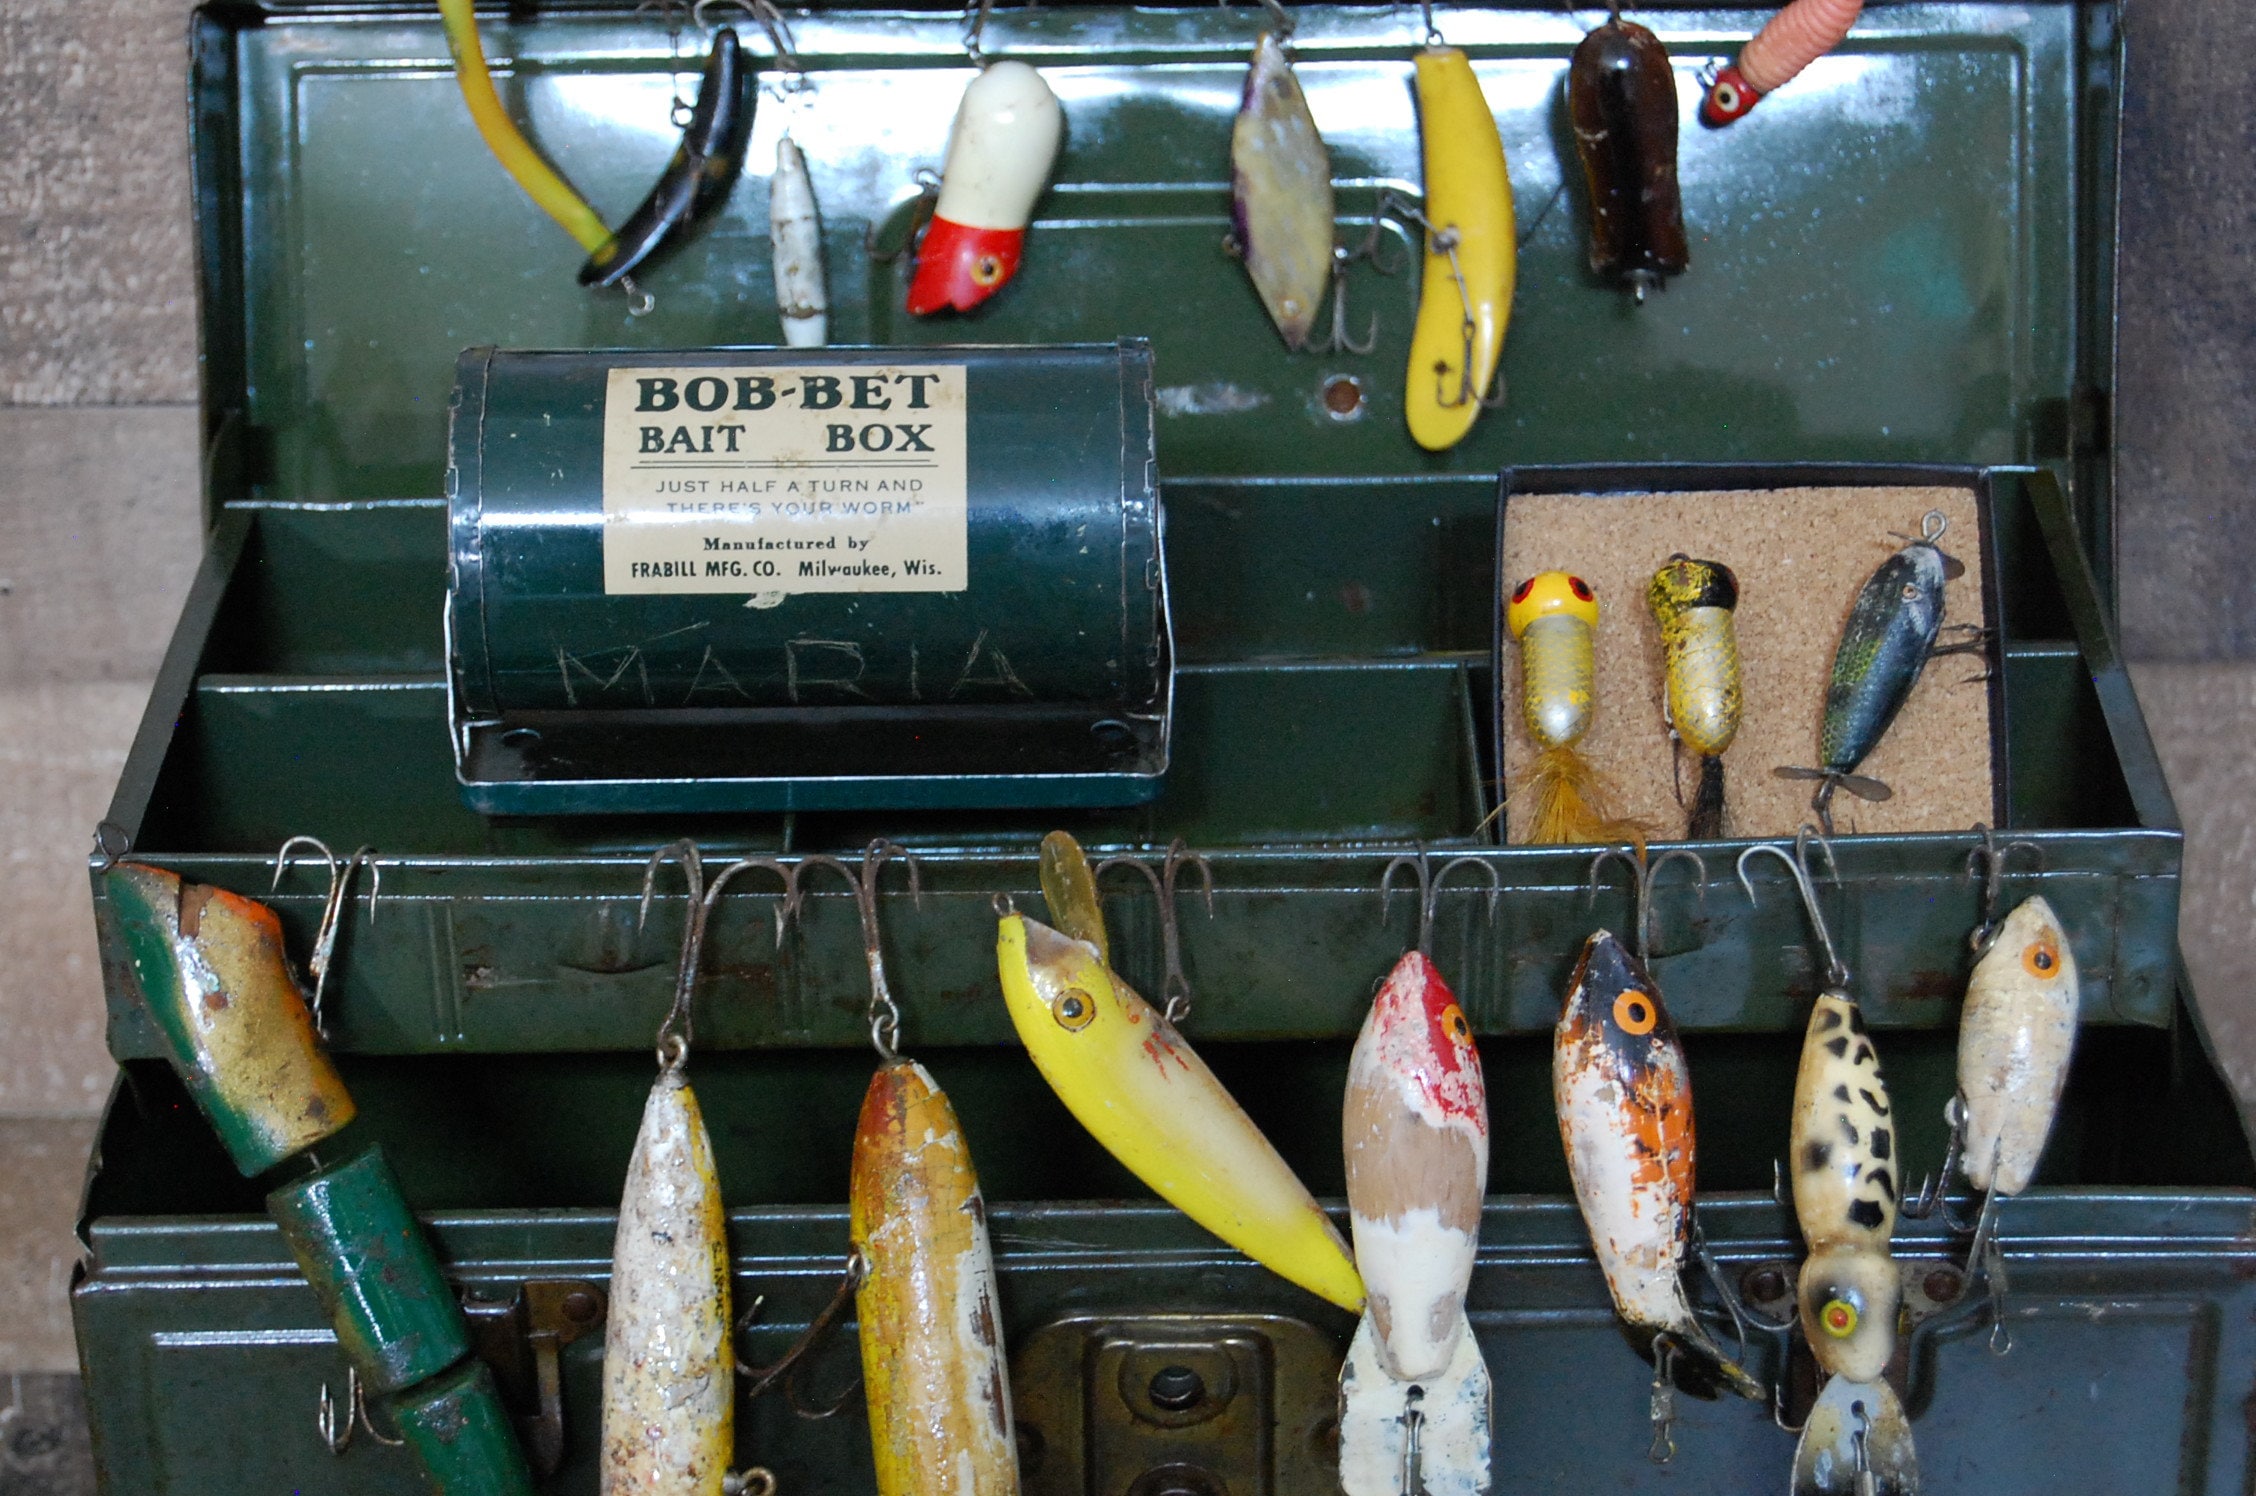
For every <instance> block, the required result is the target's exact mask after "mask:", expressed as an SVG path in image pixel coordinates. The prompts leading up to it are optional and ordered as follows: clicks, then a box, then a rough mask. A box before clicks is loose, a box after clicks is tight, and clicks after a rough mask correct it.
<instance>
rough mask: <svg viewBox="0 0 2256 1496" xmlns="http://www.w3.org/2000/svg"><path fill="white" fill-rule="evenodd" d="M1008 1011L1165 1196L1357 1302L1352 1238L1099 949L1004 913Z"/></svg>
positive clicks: (1117, 1149)
mask: <svg viewBox="0 0 2256 1496" xmlns="http://www.w3.org/2000/svg"><path fill="white" fill-rule="evenodd" d="M995 955H996V964H997V966H998V968H999V970H1000V973H1001V976H1002V984H1003V997H1004V999H1005V1002H1006V1003H1007V1005H1008V1007H1009V1010H1010V1016H1011V1022H1012V1024H1013V1026H1015V1027H1016V1028H1017V1030H1018V1036H1019V1038H1020V1039H1021V1040H1022V1041H1023V1042H1024V1043H1025V1045H1026V1051H1027V1053H1028V1054H1029V1055H1031V1056H1032V1057H1033V1060H1034V1064H1035V1067H1036V1068H1037V1069H1039V1070H1040V1071H1041V1072H1042V1078H1043V1079H1044V1080H1046V1081H1048V1082H1049V1085H1050V1089H1051V1090H1053V1091H1055V1092H1056V1093H1057V1095H1058V1099H1059V1100H1061V1101H1063V1102H1064V1103H1065V1105H1066V1109H1067V1110H1069V1111H1071V1112H1072V1113H1073V1115H1074V1116H1075V1118H1077V1119H1078V1120H1079V1121H1080V1123H1081V1125H1082V1126H1083V1127H1086V1128H1087V1129H1088V1130H1089V1132H1090V1134H1091V1135H1092V1136H1093V1137H1095V1138H1096V1140H1097V1141H1098V1142H1099V1143H1101V1144H1103V1145H1104V1147H1105V1149H1106V1150H1107V1151H1108V1152H1110V1153H1111V1154H1112V1156H1113V1157H1115V1158H1117V1159H1119V1160H1120V1161H1121V1163H1123V1164H1125V1165H1126V1166H1127V1167H1128V1168H1129V1170H1130V1171H1131V1172H1133V1173H1134V1174H1135V1175H1136V1177H1137V1178H1139V1179H1141V1180H1143V1181H1144V1183H1146V1184H1148V1185H1150V1186H1151V1188H1152V1189H1153V1190H1154V1191H1156V1192H1157V1193H1158V1194H1159V1195H1160V1197H1161V1198H1162V1199H1165V1200H1166V1201H1167V1202H1168V1203H1169V1204H1171V1205H1173V1206H1175V1207H1176V1208H1177V1209H1178V1210H1181V1211H1182V1212H1183V1213H1184V1214H1185V1215H1188V1216H1189V1217H1190V1218H1191V1219H1192V1220H1194V1221H1196V1222H1198V1223H1199V1224H1200V1225H1201V1226H1204V1227H1205V1228H1206V1229H1207V1230H1209V1231H1211V1232H1213V1233H1214V1234H1215V1235H1216V1236H1219V1237H1220V1238H1222V1240H1224V1241H1226V1242H1228V1243H1229V1244H1230V1245H1231V1246H1233V1247H1236V1248H1237V1249H1238V1250H1239V1251H1241V1252H1244V1253H1245V1254H1246V1255H1247V1256H1248V1257H1251V1258H1253V1259H1254V1260H1255V1261H1256V1262H1259V1263H1260V1264H1261V1265H1262V1266H1264V1267H1266V1268H1268V1269H1269V1270H1270V1271H1272V1272H1274V1273H1276V1274H1278V1275H1279V1276H1280V1277H1283V1278H1285V1279H1287V1280H1288V1281H1290V1282H1293V1283H1297V1284H1299V1285H1300V1286H1301V1287H1302V1288H1305V1289H1307V1290H1308V1291H1309V1292H1311V1293H1314V1294H1316V1295H1318V1296H1319V1297H1321V1298H1325V1299H1328V1300H1330V1301H1331V1302H1332V1303H1334V1304H1337V1305H1339V1306H1340V1307H1341V1308H1343V1309H1347V1310H1350V1311H1360V1310H1361V1309H1362V1307H1363V1300H1364V1291H1363V1281H1362V1279H1361V1278H1360V1277H1358V1276H1357V1274H1356V1271H1355V1264H1354V1262H1353V1261H1352V1260H1351V1259H1350V1257H1349V1256H1348V1251H1347V1244H1346V1243H1345V1242H1343V1241H1342V1240H1340V1235H1339V1232H1338V1231H1337V1230H1335V1229H1334V1228H1333V1226H1332V1223H1331V1221H1330V1220H1329V1219H1328V1218H1326V1216H1325V1215H1324V1212H1323V1210H1322V1208H1321V1207H1319V1206H1318V1205H1317V1204H1316V1201H1315V1199H1314V1198H1313V1197H1312V1196H1310V1194H1309V1193H1308V1188H1307V1186H1305V1185H1303V1184H1302V1183H1301V1182H1300V1180H1299V1178H1298V1177H1297V1176H1296V1175H1294V1173H1293V1172H1292V1169H1291V1167H1290V1166H1289V1165H1288V1164H1286V1162H1285V1161H1284V1159H1282V1158H1281V1157H1279V1156H1278V1154H1277V1150H1276V1149H1275V1148H1274V1147H1273V1146H1271V1144H1270V1142H1269V1140H1268V1139H1267V1138H1265V1137H1263V1136H1262V1135H1261V1131H1260V1129H1259V1128H1257V1127H1255V1126H1254V1125H1253V1121H1252V1119H1251V1118H1249V1117H1247V1116H1246V1114H1245V1112H1244V1110H1243V1109H1241V1108H1240V1107H1239V1106H1238V1104H1237V1102H1236V1101H1235V1100H1233V1099H1232V1098H1231V1096H1230V1093H1229V1092H1228V1091H1226V1090H1224V1089H1223V1087H1222V1083H1221V1082H1220V1081H1219V1080H1216V1079H1215V1077H1214V1072H1212V1071H1211V1070H1209V1069H1207V1067H1206V1062H1205V1061H1203V1060H1201V1059H1200V1058H1199V1057H1198V1054H1197V1052H1196V1051H1195V1050H1193V1049H1192V1048H1191V1046H1190V1045H1189V1044H1187V1043H1185V1042H1184V1040H1183V1037H1182V1035H1180V1034H1178V1033H1177V1032H1176V1031H1175V1029H1174V1026H1173V1025H1171V1024H1169V1023H1168V1022H1167V1021H1166V1020H1165V1019H1164V1018H1163V1017H1161V1016H1160V1014H1159V1012H1158V1010H1156V1009H1155V1008H1153V1007H1152V1006H1151V1004H1149V1003H1147V1002H1145V1001H1144V999H1143V998H1142V997H1140V996H1139V995H1137V993H1136V992H1135V990H1134V989H1133V988H1131V987H1129V985H1128V984H1127V983H1126V982H1124V981H1122V980H1121V979H1120V978H1119V977H1117V976H1115V975H1114V974H1113V973H1111V972H1110V971H1108V970H1107V969H1106V968H1105V965H1104V963H1103V962H1102V961H1101V960H1099V959H1098V957H1097V951H1096V948H1095V947H1094V946H1092V945H1089V944H1088V943H1086V942H1085V941H1079V940H1074V939H1071V938H1069V937H1067V936H1065V935H1061V934H1059V933H1058V932H1057V931H1055V930H1053V929H1051V928H1050V927H1049V926H1047V925H1045V924H1042V923H1040V922H1039V921H1036V920H1031V919H1028V918H1026V917H1025V916H1024V915H1021V914H1016V913H1011V914H1006V915H1004V916H1003V918H1002V919H1001V921H1000V923H999V925H998V928H997V930H996V941H995Z"/></svg>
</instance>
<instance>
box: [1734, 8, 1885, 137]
mask: <svg viewBox="0 0 2256 1496" xmlns="http://www.w3.org/2000/svg"><path fill="white" fill-rule="evenodd" d="M1863 10H1864V0H1793V3H1792V4H1790V5H1788V6H1787V7H1786V8H1785V9H1784V10H1782V11H1780V12H1779V13H1778V14H1777V15H1775V16H1772V17H1771V18H1770V20H1769V21H1768V22H1767V23H1766V24H1765V25H1764V26H1763V29H1762V30H1760V31H1758V32H1756V33H1755V36H1754V39H1753V40H1752V41H1750V42H1748V43H1747V45H1746V46H1744V47H1742V48H1740V49H1739V56H1738V58H1737V60H1736V61H1734V62H1732V63H1730V64H1729V65H1728V66H1725V67H1722V68H1719V69H1717V70H1716V75H1715V79H1714V81H1712V82H1711V83H1709V85H1708V96H1707V97H1706V98H1705V99H1703V100H1702V101H1701V103H1700V122H1701V123H1702V124H1704V125H1707V126H1709V127H1711V128H1721V127H1722V126H1724V125H1728V124H1730V123H1731V122H1732V121H1733V120H1735V119H1738V118H1739V117H1740V116H1741V115H1744V114H1745V113H1746V112H1747V111H1748V110H1750V109H1752V108H1754V107H1755V105H1756V104H1758V103H1760V102H1761V100H1762V97H1763V95H1765V94H1770V93H1776V92H1777V91H1778V90H1779V89H1781V88H1784V87H1785V86H1786V85H1787V84H1789V83H1791V82H1793V81H1794V79H1795V77H1796V76H1797V75H1799V74H1800V73H1801V71H1802V69H1804V68H1806V67H1808V66H1809V65H1810V64H1811V63H1813V62H1815V61H1817V60H1818V59H1819V58H1820V57H1823V56H1824V55H1825V54H1826V53H1828V52H1830V51H1832V50H1833V49H1834V48H1835V47H1838V46H1839V45H1841V42H1842V40H1843V39H1844V38H1846V37H1847V36H1848V34H1849V28H1850V27H1851V26H1854V25H1855V24H1856V20H1857V17H1858V15H1860V14H1861V13H1862V12H1863Z"/></svg>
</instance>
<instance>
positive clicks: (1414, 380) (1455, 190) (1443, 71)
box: [1403, 27, 1520, 452]
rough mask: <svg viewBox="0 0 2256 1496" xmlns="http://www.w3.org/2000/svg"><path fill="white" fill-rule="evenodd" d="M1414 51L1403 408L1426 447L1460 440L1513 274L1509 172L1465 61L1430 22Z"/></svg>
mask: <svg viewBox="0 0 2256 1496" xmlns="http://www.w3.org/2000/svg"><path fill="white" fill-rule="evenodd" d="M1426 41H1427V45H1426V46H1425V47H1424V48H1422V49H1421V50H1420V51H1419V53H1418V56H1417V60H1416V68H1417V94H1418V139H1419V141H1420V143H1421V146H1422V148H1423V150H1424V156H1425V188H1426V201H1425V209H1424V212H1423V213H1422V214H1421V215H1419V218H1420V222H1421V224H1422V226H1423V228H1424V231H1425V245H1426V264H1425V279H1424V283H1423V285H1422V287H1421V288H1420V290H1419V293H1418V318H1417V321H1416V323H1415V324H1414V325H1413V326H1412V328H1411V333H1410V370H1409V373H1408V375H1407V376H1406V377H1405V378H1406V382H1405V386H1404V390H1403V409H1404V413H1405V415H1406V416H1407V417H1408V419H1409V424H1410V435H1411V437H1412V439H1413V440H1415V441H1416V442H1417V443H1418V445H1419V446H1421V447H1424V448H1425V449H1426V450H1427V451H1429V452H1440V451H1445V450H1447V449H1448V448H1450V447H1454V446H1455V445H1457V443H1459V442H1461V441H1463V440H1464V439H1465V435H1466V433H1467V432H1469V431H1471V430H1472V429H1473V421H1474V419H1475V418H1476V417H1477V416H1479V414H1480V413H1481V411H1482V410H1483V409H1484V408H1487V407H1489V406H1490V405H1491V404H1501V403H1502V397H1501V396H1491V395H1490V393H1489V387H1490V385H1491V384H1493V383H1494V382H1495V379H1496V366H1497V363H1498V361H1499V360H1500V359H1502V357H1503V356H1504V333H1505V329H1506V326H1507V325H1508V324H1509V323H1510V321H1511V317H1512V289H1513V285H1514V283H1515V282H1516V281H1517V279H1518V276H1519V252H1520V250H1519V239H1518V237H1517V232H1516V230H1515V228H1514V225H1513V216H1512V176H1511V172H1510V170H1509V169H1508V168H1507V166H1506V164H1505V161H1504V142H1503V138H1502V137H1501V136H1499V135H1498V134H1497V133H1496V116H1495V115H1493V114H1491V113H1490V112H1489V108H1488V100H1487V98H1486V97H1484V96H1483V95H1482V93H1481V86H1480V79H1479V78H1478V77H1476V76H1475V75H1474V73H1473V65H1472V62H1471V61H1470V60H1469V59H1468V58H1467V57H1466V56H1465V54H1464V53H1463V52H1461V51H1459V50H1457V49H1456V48H1455V47H1445V46H1442V45H1441V37H1440V34H1439V33H1438V32H1435V31H1433V30H1432V29H1431V28H1430V27H1429V28H1428V30H1427V35H1426Z"/></svg>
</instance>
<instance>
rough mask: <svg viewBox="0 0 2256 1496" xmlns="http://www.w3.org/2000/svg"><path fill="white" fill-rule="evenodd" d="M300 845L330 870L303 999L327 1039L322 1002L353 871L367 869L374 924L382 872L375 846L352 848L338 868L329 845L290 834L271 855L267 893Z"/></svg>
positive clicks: (308, 960)
mask: <svg viewBox="0 0 2256 1496" xmlns="http://www.w3.org/2000/svg"><path fill="white" fill-rule="evenodd" d="M300 848H311V849H312V850H314V851H316V852H319V853H320V854H321V860H322V862H323V863H324V864H325V865H326V866H327V868H328V870H329V888H328V891H327V892H326V893H325V894H324V895H323V896H322V900H321V919H320V922H319V923H318V924H316V925H315V927H314V932H313V950H312V952H311V954H309V955H308V956H307V957H306V975H307V976H308V977H310V978H311V979H312V980H311V983H310V985H311V987H312V989H313V990H312V992H311V993H310V994H309V995H308V997H307V999H306V1007H307V1009H308V1010H309V1012H310V1013H311V1015H312V1018H313V1030H314V1032H315V1033H317V1034H319V1035H321V1036H322V1037H323V1038H327V1037H328V1036H329V1030H328V1026H327V1025H326V1024H325V1023H324V1022H323V1021H322V1016H321V1003H322V998H323V996H324V994H326V993H327V991H328V989H329V969H330V967H331V966H332V965H333V964H334V963H335V960H336V955H337V937H338V934H339V932H340V931H342V929H343V928H344V914H345V908H346V906H347V905H348V904H349V903H350V902H351V889H352V879H353V874H354V873H355V872H358V871H359V870H360V869H361V868H364V867H365V868H367V869H368V922H369V923H370V924H374V923H376V901H377V898H378V897H379V895H380V894H381V892H382V889H383V881H384V874H383V869H382V867H381V866H380V865H379V864H378V863H377V862H376V861H375V860H374V859H375V855H376V849H375V848H374V847H367V846H363V847H357V848H355V849H354V851H353V854H352V856H351V857H349V858H347V859H346V860H345V862H344V864H343V867H342V869H340V868H339V866H338V862H337V854H336V853H334V852H332V851H330V850H329V847H328V844H327V843H325V842H323V841H322V840H321V839H320V838H319V837H315V836H293V837H291V838H290V839H289V840H288V841H286V842H284V843H282V845H281V847H280V849H278V850H277V851H276V852H275V854H274V877H273V879H272V880H271V881H270V882H269V883H268V884H267V891H268V892H269V893H271V892H273V891H274V890H275V889H278V888H280V887H281V886H282V874H283V873H284V872H286V871H288V869H289V866H290V861H291V857H292V855H293V854H294V853H295V852H297V851H298V850H299V849H300Z"/></svg>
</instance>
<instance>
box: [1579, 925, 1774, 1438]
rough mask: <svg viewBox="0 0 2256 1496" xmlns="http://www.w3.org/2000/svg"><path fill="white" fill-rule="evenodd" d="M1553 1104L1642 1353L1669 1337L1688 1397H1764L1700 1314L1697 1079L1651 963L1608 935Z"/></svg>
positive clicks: (1596, 1242)
mask: <svg viewBox="0 0 2256 1496" xmlns="http://www.w3.org/2000/svg"><path fill="white" fill-rule="evenodd" d="M1551 1093H1552V1097H1553V1100H1554V1101H1555V1102H1556V1104H1557V1107H1558V1112H1559V1136H1560V1140H1561V1141H1562V1142H1563V1143H1564V1144H1565V1146H1566V1151H1567V1172H1568V1173H1569V1174H1570V1175H1572V1176H1573V1178H1574V1186H1575V1201H1576V1203H1577V1204H1578V1205H1580V1206H1581V1207H1582V1219H1583V1222H1584V1224H1585V1225H1587V1226H1588V1227H1589V1228H1590V1243H1591V1246H1592V1247H1593V1248H1594V1249H1595V1250H1596V1252H1597V1254H1598V1266H1599V1268H1600V1269H1601V1270H1602V1271H1603V1272H1604V1273H1605V1275H1606V1288H1607V1291H1608V1292H1610V1293H1611V1294H1612V1295H1613V1298H1614V1308H1615V1310H1616V1311H1617V1312H1618V1313H1619V1314H1620V1315H1621V1317H1622V1319H1623V1320H1625V1321H1626V1322H1627V1323H1628V1324H1629V1325H1630V1327H1631V1328H1632V1329H1633V1330H1635V1331H1636V1332H1637V1334H1638V1336H1639V1338H1640V1340H1641V1341H1642V1342H1644V1348H1645V1352H1646V1356H1647V1359H1651V1354H1652V1353H1651V1350H1650V1343H1651V1340H1652V1338H1653V1337H1654V1336H1656V1335H1662V1334H1665V1335H1667V1336H1669V1337H1670V1339H1671V1340H1673V1341H1674V1342H1675V1343H1676V1345H1677V1346H1678V1347H1679V1348H1680V1349H1682V1350H1683V1351H1685V1352H1687V1353H1688V1354H1690V1355H1691V1356H1692V1357H1693V1358H1694V1359H1693V1360H1691V1361H1689V1362H1687V1363H1685V1364H1684V1366H1683V1370H1684V1371H1685V1372H1688V1373H1690V1375H1689V1376H1688V1377H1687V1379H1686V1380H1685V1381H1684V1383H1683V1385H1684V1386H1685V1388H1686V1390H1687V1391H1691V1392H1694V1393H1698V1394H1701V1395H1710V1394H1711V1393H1712V1390H1713V1389H1712V1387H1711V1386H1710V1385H1709V1384H1710V1383H1714V1382H1720V1383H1721V1384H1723V1385H1725V1386H1728V1387H1729V1388H1730V1389H1731V1390H1732V1391H1734V1392H1737V1393H1739V1394H1741V1395H1742V1396H1745V1397H1752V1398H1760V1397H1762V1396H1763V1395H1764V1389H1763V1386H1762V1384H1761V1383H1760V1382H1757V1381H1756V1380H1755V1379H1754V1378H1753V1377H1751V1376H1749V1375H1748V1374H1747V1373H1746V1372H1745V1371H1743V1370H1741V1369H1740V1368H1739V1367H1738V1366H1737V1365H1735V1364H1733V1363H1732V1362H1731V1361H1730V1360H1729V1359H1728V1358H1727V1357H1725V1355H1724V1354H1723V1352H1722V1350H1721V1349H1720V1348H1718V1347H1717V1345H1716V1344H1715V1341H1714V1340H1713V1339H1712V1338H1711V1337H1710V1336H1709V1334H1708V1332H1707V1331H1706V1330H1705V1329H1704V1328H1702V1326H1701V1325H1700V1322H1699V1320H1698V1319H1697V1318H1696V1317H1694V1315H1693V1313H1692V1304H1691V1300H1690V1299H1688V1298H1687V1297H1686V1296H1685V1292H1684V1267H1685V1261H1686V1258H1687V1256H1688V1254H1689V1251H1690V1248H1691V1241H1692V1202H1693V1183H1694V1162H1695V1153H1694V1142H1693V1127H1692V1072H1691V1068H1690V1066H1689V1065H1688V1064H1687V1063H1686V1062H1685V1057H1684V1046H1683V1044H1682V1043H1680V1042H1679V1041H1678V1039H1677V1036H1676V1026H1675V1025H1674V1024H1673V1023H1671V1022H1670V1021H1669V1016H1668V1009H1667V1008H1666V1007H1664V1006H1663V1005H1662V1002H1661V992H1660V988H1659V986H1658V985H1657V984H1655V982H1654V981H1653V978H1652V974H1651V973H1650V972H1648V971H1647V970H1646V969H1645V967H1644V964H1643V963H1642V962H1640V961H1639V960H1638V959H1637V957H1636V956H1635V955H1633V954H1631V952H1630V951H1629V949H1628V947H1626V946H1624V945H1623V944H1622V943H1621V941H1619V940H1617V939H1616V938H1615V937H1614V936H1613V935H1612V934H1611V933H1610V932H1608V931H1605V930H1600V931H1598V932H1597V933H1596V934H1594V935H1592V936H1591V937H1590V938H1589V939H1588V940H1587V941H1585V942H1583V947H1582V959H1581V960H1580V961H1579V962H1578V963H1576V966H1575V973H1574V980H1573V981H1572V982H1571V983H1570V984H1569V986H1568V988H1567V996H1566V1001H1565V1002H1564V1003H1563V1004H1562V1005H1561V1006H1560V1010H1559V1022H1558V1026H1557V1028H1556V1029H1555V1030H1554V1031H1553V1035H1552V1046H1551Z"/></svg>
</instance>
